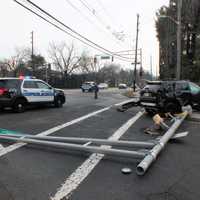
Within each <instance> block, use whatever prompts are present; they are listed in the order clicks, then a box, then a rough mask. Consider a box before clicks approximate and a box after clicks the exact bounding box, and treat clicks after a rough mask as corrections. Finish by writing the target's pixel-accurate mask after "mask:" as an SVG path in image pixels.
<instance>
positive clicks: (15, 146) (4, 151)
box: [0, 101, 126, 157]
mask: <svg viewBox="0 0 200 200" xmlns="http://www.w3.org/2000/svg"><path fill="white" fill-rule="evenodd" d="M124 102H126V101H123V102H121V103H122V104H123V103H124ZM116 105H117V104H114V106H116ZM110 108H112V106H109V107H106V108H103V109H100V110H97V111H94V112H91V113H89V114H87V115H84V116H82V117H79V118H76V119H74V120H72V121H69V122H67V123H64V124H61V125H58V126H55V127H53V128H51V129H48V130H46V131H43V132H41V133H39V134H37V135H38V136H47V135H50V134H52V133H54V132H56V131H59V130H61V129H63V128H66V127H68V126H71V125H73V124H76V123H78V122H81V121H83V120H85V119H88V118H90V117H93V116H95V115H97V114H100V113H102V112H105V111H107V110H109V109H110ZM25 145H26V143H15V144H12V145H9V146H7V147H5V148H4V149H0V157H1V156H3V155H5V154H7V153H9V152H12V151H15V150H17V149H19V148H21V147H23V146H25Z"/></svg>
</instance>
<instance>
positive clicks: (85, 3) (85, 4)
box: [79, 0, 124, 43]
mask: <svg viewBox="0 0 200 200" xmlns="http://www.w3.org/2000/svg"><path fill="white" fill-rule="evenodd" d="M79 1H80V2H81V3H82V5H83V6H84V7H85V8H86V9H87V10H89V12H90V13H91V14H92V16H94V17H95V18H96V19H97V20H98V21H99V22H100V23H101V24H102V25H103V26H104V27H105V29H106V30H107V31H109V32H110V33H111V34H112V36H113V37H114V38H115V39H117V41H120V42H122V43H124V42H123V41H122V40H120V39H119V38H117V37H116V36H115V35H114V34H113V32H111V31H110V25H107V24H106V23H105V22H104V21H103V19H102V18H101V17H100V16H99V15H98V13H97V11H96V9H95V8H93V7H92V6H91V5H89V4H88V2H87V1H86V0H79Z"/></svg>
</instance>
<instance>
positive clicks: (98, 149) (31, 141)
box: [0, 135, 146, 158]
mask: <svg viewBox="0 0 200 200" xmlns="http://www.w3.org/2000/svg"><path fill="white" fill-rule="evenodd" d="M0 139H4V140H9V141H13V142H22V143H27V144H36V145H42V146H48V147H55V148H62V149H69V150H78V151H84V152H89V153H100V154H106V155H113V156H121V157H128V158H144V157H145V156H146V153H144V152H140V151H128V150H121V149H109V148H108V146H106V147H94V146H86V145H80V144H70V143H63V142H50V141H42V140H36V139H27V138H16V137H9V136H3V135H1V136H0Z"/></svg>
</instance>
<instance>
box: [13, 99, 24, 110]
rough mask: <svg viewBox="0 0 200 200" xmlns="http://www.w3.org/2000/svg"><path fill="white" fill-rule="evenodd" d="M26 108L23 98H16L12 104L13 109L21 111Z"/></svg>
mask: <svg viewBox="0 0 200 200" xmlns="http://www.w3.org/2000/svg"><path fill="white" fill-rule="evenodd" d="M25 110H26V101H25V100H24V99H17V100H16V101H15V102H14V104H13V111H14V112H17V113H23V112H24V111H25Z"/></svg>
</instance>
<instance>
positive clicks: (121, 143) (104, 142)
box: [0, 134, 156, 148]
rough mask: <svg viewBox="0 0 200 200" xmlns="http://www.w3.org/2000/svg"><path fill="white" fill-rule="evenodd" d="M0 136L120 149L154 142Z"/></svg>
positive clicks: (152, 144)
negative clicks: (99, 145)
mask: <svg viewBox="0 0 200 200" xmlns="http://www.w3.org/2000/svg"><path fill="white" fill-rule="evenodd" d="M1 136H8V137H16V138H23V139H25V138H28V139H36V140H48V141H54V142H70V143H87V142H91V143H92V144H101V145H111V146H120V147H141V148H153V147H154V146H155V144H156V142H153V141H150V142H145V141H144V142H143V141H125V140H117V141H116V140H106V139H95V138H77V137H56V136H37V135H25V134H0V139H1V138H2V137H1Z"/></svg>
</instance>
